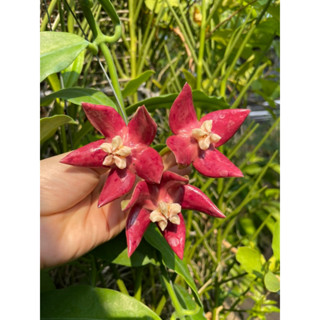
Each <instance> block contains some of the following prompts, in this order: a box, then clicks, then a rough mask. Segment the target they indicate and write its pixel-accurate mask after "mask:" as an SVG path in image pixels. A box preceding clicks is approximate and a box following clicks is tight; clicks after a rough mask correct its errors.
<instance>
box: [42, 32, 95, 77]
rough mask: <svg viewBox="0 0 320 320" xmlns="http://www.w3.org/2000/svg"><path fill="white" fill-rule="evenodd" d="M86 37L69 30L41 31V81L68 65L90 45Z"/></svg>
mask: <svg viewBox="0 0 320 320" xmlns="http://www.w3.org/2000/svg"><path fill="white" fill-rule="evenodd" d="M88 44H89V42H88V41H86V40H85V39H83V38H81V37H79V36H77V35H75V34H73V33H68V32H51V31H45V32H41V33H40V82H41V81H43V80H44V79H45V78H46V77H47V76H48V75H50V74H52V73H56V72H59V71H61V70H63V69H65V68H66V67H68V66H69V65H70V64H71V63H72V61H73V60H74V59H75V58H76V57H77V56H78V55H79V54H80V52H81V51H82V50H83V49H85V48H86V47H87V46H88Z"/></svg>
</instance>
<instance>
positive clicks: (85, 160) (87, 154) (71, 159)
mask: <svg viewBox="0 0 320 320" xmlns="http://www.w3.org/2000/svg"><path fill="white" fill-rule="evenodd" d="M104 142H105V140H98V141H94V142H91V143H89V144H87V145H85V146H83V147H81V148H79V149H76V150H73V151H71V152H70V153H69V154H68V155H67V156H65V157H64V158H62V159H61V160H60V162H61V163H65V164H71V165H73V166H81V167H92V168H94V167H102V166H103V165H102V163H103V160H104V158H105V157H106V156H107V153H106V152H104V151H103V150H102V149H100V145H101V144H103V143H104Z"/></svg>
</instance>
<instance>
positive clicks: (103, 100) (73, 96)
mask: <svg viewBox="0 0 320 320" xmlns="http://www.w3.org/2000/svg"><path fill="white" fill-rule="evenodd" d="M56 98H60V99H64V100H68V101H69V102H71V103H74V104H77V105H81V103H82V102H87V103H93V104H101V105H104V106H109V107H112V108H114V109H115V110H117V106H116V105H115V103H114V102H113V101H112V100H111V99H110V98H109V97H107V96H106V95H105V94H104V93H103V92H101V91H100V90H95V89H89V88H78V87H75V88H69V89H62V90H59V91H56V92H54V93H51V94H49V95H48V96H46V97H43V98H42V99H41V101H40V105H41V106H46V105H48V104H49V103H51V102H52V101H53V100H55V99H56Z"/></svg>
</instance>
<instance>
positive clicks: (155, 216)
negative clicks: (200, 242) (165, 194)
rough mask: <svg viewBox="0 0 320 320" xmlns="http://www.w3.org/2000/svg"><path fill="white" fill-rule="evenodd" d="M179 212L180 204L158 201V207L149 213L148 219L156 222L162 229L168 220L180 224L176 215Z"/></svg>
mask: <svg viewBox="0 0 320 320" xmlns="http://www.w3.org/2000/svg"><path fill="white" fill-rule="evenodd" d="M180 212H181V206H180V204H179V203H167V202H164V201H160V202H159V203H158V208H157V209H155V210H153V211H152V212H151V213H150V220H151V221H152V222H158V226H159V227H160V229H161V230H162V231H163V230H164V229H165V228H166V227H167V225H168V220H169V221H170V222H171V223H173V224H180V217H179V216H178V214H179V213H180Z"/></svg>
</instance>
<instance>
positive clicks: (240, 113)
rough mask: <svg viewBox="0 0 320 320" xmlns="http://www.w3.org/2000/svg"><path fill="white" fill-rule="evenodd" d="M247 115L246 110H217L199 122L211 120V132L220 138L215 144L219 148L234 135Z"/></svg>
mask: <svg viewBox="0 0 320 320" xmlns="http://www.w3.org/2000/svg"><path fill="white" fill-rule="evenodd" d="M249 113H250V110H248V109H226V110H218V111H213V112H210V113H208V114H207V115H205V116H204V117H202V118H201V120H200V122H201V123H203V122H204V121H206V120H212V129H211V131H212V132H213V133H215V134H217V135H219V136H220V137H221V139H220V140H219V141H218V142H217V143H216V144H215V146H216V147H219V146H221V145H223V144H224V143H226V142H227V141H228V140H229V139H230V138H231V137H232V136H233V135H234V134H235V133H236V131H237V130H238V129H239V127H240V126H241V125H242V123H243V121H244V120H245V119H246V117H247V116H248V114H249Z"/></svg>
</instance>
